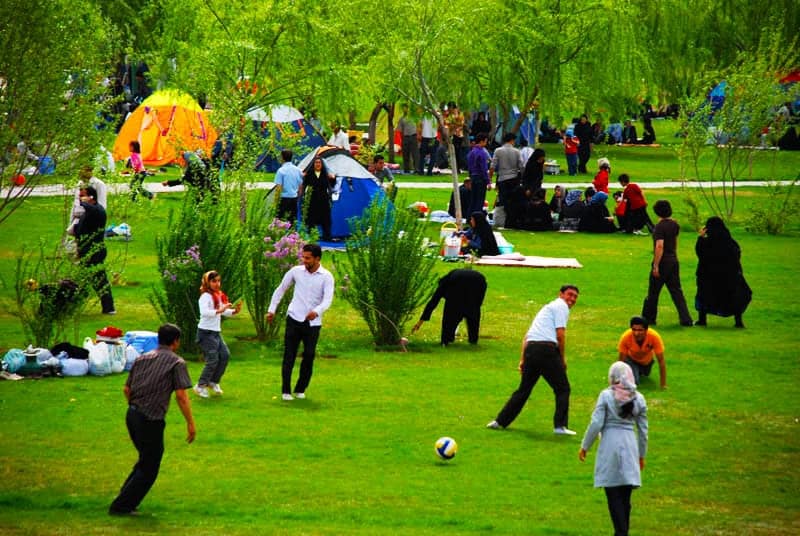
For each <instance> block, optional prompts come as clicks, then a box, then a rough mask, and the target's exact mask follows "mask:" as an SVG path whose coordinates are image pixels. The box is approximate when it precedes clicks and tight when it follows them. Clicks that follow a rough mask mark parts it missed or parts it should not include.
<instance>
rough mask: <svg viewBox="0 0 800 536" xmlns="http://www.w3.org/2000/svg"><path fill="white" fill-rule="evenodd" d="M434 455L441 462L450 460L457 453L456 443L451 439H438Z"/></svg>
mask: <svg viewBox="0 0 800 536" xmlns="http://www.w3.org/2000/svg"><path fill="white" fill-rule="evenodd" d="M434 450H435V451H436V455H437V456H439V457H440V458H441V459H443V460H450V459H452V458H453V456H455V455H456V452H458V443H456V440H455V439H453V438H452V437H440V438H439V439H437V440H436V445H435V447H434Z"/></svg>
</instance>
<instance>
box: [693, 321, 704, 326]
mask: <svg viewBox="0 0 800 536" xmlns="http://www.w3.org/2000/svg"><path fill="white" fill-rule="evenodd" d="M694 325H695V326H705V325H707V324H706V321H705V320H698V321H697V322H695V323H694Z"/></svg>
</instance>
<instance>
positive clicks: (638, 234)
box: [633, 229, 649, 236]
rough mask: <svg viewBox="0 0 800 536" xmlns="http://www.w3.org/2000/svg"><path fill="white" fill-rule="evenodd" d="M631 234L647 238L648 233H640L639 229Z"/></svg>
mask: <svg viewBox="0 0 800 536" xmlns="http://www.w3.org/2000/svg"><path fill="white" fill-rule="evenodd" d="M633 234H635V235H636V236H647V235H648V234H649V233H647V232H646V231H642V230H641V229H640V230H636V231H634V232H633Z"/></svg>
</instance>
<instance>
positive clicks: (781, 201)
mask: <svg viewBox="0 0 800 536" xmlns="http://www.w3.org/2000/svg"><path fill="white" fill-rule="evenodd" d="M798 181H800V177H798V178H797V179H795V180H794V181H792V182H791V184H789V185H788V186H781V185H780V184H779V183H775V184H770V186H769V190H770V194H771V195H770V196H769V197H768V198H767V200H766V201H764V202H763V203H759V204H758V205H755V206H753V208H752V210H751V211H750V215H749V216H748V218H747V222H746V223H745V229H747V230H748V231H750V232H751V233H767V234H771V235H778V234H781V233H782V232H783V231H784V229H785V228H786V226H787V225H788V224H789V223H790V221H792V220H793V219H795V218H797V214H798V212H799V211H800V202H798V200H797V198H796V197H794V196H793V194H794V188H795V186H796V185H797V182H798Z"/></svg>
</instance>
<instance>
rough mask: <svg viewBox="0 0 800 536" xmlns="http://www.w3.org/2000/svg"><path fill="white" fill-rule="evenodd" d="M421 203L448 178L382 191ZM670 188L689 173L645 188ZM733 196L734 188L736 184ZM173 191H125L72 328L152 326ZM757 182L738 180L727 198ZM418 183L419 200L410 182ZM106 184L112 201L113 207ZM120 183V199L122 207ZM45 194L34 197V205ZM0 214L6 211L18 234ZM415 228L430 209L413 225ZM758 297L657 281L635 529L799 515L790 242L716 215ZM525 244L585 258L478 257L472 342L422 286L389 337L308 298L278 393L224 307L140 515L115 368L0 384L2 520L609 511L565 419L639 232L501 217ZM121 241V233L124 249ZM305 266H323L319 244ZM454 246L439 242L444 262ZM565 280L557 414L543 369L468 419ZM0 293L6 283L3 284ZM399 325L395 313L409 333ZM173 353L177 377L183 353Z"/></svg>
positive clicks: (168, 526)
mask: <svg viewBox="0 0 800 536" xmlns="http://www.w3.org/2000/svg"><path fill="white" fill-rule="evenodd" d="M404 193H408V195H410V196H414V197H419V198H420V200H425V201H427V202H428V203H429V204H431V205H432V206H433V205H435V204H441V203H443V202H444V203H446V198H447V196H448V193H447V192H446V191H436V190H401V195H402V194H404ZM646 193H647V195H648V198H649V199H650V201H651V203H652V202H653V201H654V200H655V199H657V198H659V197H665V198H667V199H670V200H671V201H673V204H674V205H675V206H676V217H677V218H678V219H679V220H680V221H683V217H682V214H681V212H680V210H679V209H678V207H680V206H681V199H682V196H684V195H685V193H682V192H680V191H676V190H663V191H660V190H653V191H648V192H646ZM745 194H746V195H745ZM180 195H181V194H169V195H159V196H158V197H157V198H156V200H155V201H153V202H152V203H142V204H141V205H140V206H138V207H129V208H128V214H127V218H126V219H127V220H128V223H130V224H131V227H132V229H133V233H134V239H133V240H132V241H130V242H123V241H111V242H109V249H110V256H109V258H110V259H111V260H110V265H111V270H112V271H115V272H120V274H121V275H120V279H119V280H120V281H121V283H122V286H117V287H115V288H114V297H115V301H116V302H117V309H118V311H119V314H118V315H117V316H116V317H114V318H113V319H110V318H109V317H104V316H102V315H100V314H99V306H98V305H96V304H93V305H91V306H90V307H89V308H88V310H87V315H86V317H85V318H84V319H83V322H82V331H81V334H82V335H91V334H92V333H93V332H94V331H95V330H96V329H98V328H100V327H102V326H104V325H106V324H108V323H109V321H111V323H113V324H114V325H117V326H119V327H121V328H123V329H125V330H130V329H154V328H155V327H156V326H157V325H158V323H159V321H158V319H157V317H156V315H155V313H154V312H153V310H152V308H151V307H150V305H149V303H148V301H147V294H148V288H149V286H150V285H152V284H155V283H157V280H158V273H157V268H156V258H155V252H154V246H153V239H154V236H155V234H156V233H157V232H158V231H159V230H160V229H161V228H163V225H164V223H165V221H166V217H167V212H168V210H169V208H171V207H176V206H177V204H178V199H179V197H180ZM765 195H768V194H767V192H765V191H763V190H758V189H752V190H751V189H747V190H743V195H742V199H741V201H742V205H740V210H741V209H744V208H745V206H746V203H748V202H751V203H757V202H762V201H763V197H762V196H765ZM414 200H417V199H414ZM117 201H118V200H117V199H115V198H112V200H111V203H112V205H111V207H110V213H111V214H112V219H114V215H115V202H117ZM122 206H123V205H122V204H120V205H116V207H117V209H118V211H119V210H120V209H121V207H122ZM62 207H63V200H61V199H57V198H39V199H29V200H27V201H25V204H24V206H23V208H21V209H20V210H19V211H18V212H17V213H15V214H14V215H13V216H12V217H11V218H10V219H9V221H7V222H6V223H4V224H3V226H2V228H0V233H2V235H3V242H2V243H3V246H2V250H0V274H2V276H3V277H4V278H6V279H7V278H8V277H10V274H12V273H13V262H14V257H15V255H16V254H17V252H18V251H19V249H20V247H21V246H22V245H23V244H29V245H30V244H32V243H34V242H35V240H36V238H37V237H42V238H43V239H45V240H48V241H51V242H55V241H56V240H58V238H59V236H60V234H61V230H62V229H63V226H62V225H61V221H60V219H59V218H58V214H60V212H59V211H60V210H61V209H62ZM42 214H47V215H48V217H46V218H45V217H41V215H42ZM14 230H17V231H20V232H14ZM429 230H430V235H431V237H435V236H437V235H438V232H437V231H438V226H437V225H434V224H430V228H429ZM682 231H683V233H682V235H681V239H680V242H679V245H680V250H679V255H680V258H681V259H682V261H683V262H682V264H683V283H684V291H685V294H686V296H687V300H688V301H689V303H690V305H691V303H692V301H693V300H692V298H693V295H694V283H693V273H694V268H695V266H696V259H695V256H694V252H693V246H694V236H695V235H694V233H693V232H692V229H691V227H690V226H689V225H684V226H683V229H682ZM733 232H734V236H735V237H736V238H737V240H739V242H740V245H741V246H742V251H743V265H744V270H745V275H746V276H747V279H748V281H749V283H750V285H751V287H752V288H753V291H754V299H753V302H752V303H751V305H750V308H749V309H748V311H747V313H746V314H745V316H744V321H745V323H746V324H747V329H745V330H735V329H733V327H732V324H733V320H732V319H730V318H728V319H721V318H717V317H710V318H709V327H707V328H681V327H679V326H678V325H677V323H678V320H677V314H676V313H675V311H674V308H673V307H672V304H671V303H670V300H669V297H668V294H667V293H666V292H664V293H662V301H661V307H660V313H659V319H658V324H659V326H658V330H659V332H660V333H661V334H662V336H663V337H664V339H665V343H666V359H667V366H668V371H669V378H668V379H669V382H668V383H669V389H668V390H666V391H660V390H658V388H657V377H656V376H655V375H656V374H657V372H656V371H655V370H654V371H653V375H654V377H653V378H651V379H648V380H644V381H643V382H642V385H641V391H642V393H643V394H644V396H645V397H646V398H647V400H648V405H649V418H650V449H649V453H648V457H647V467H646V470H645V472H644V474H643V487H642V488H641V489H640V490H638V491H636V493H634V496H633V505H634V506H633V513H632V526H633V532H634V533H636V534H654V535H655V534H796V533H797V532H798V531H799V530H800V516H798V512H800V498H798V495H797V490H798V489H800V475H799V474H798V469H797V465H796V463H794V458H795V457H796V456H797V454H798V450H800V440H798V429H797V427H798V421H797V419H798V415H797V397H798V387H797V385H798V379H800V374H798V371H797V365H798V360H797V351H796V348H797V343H798V342H800V336H798V334H797V331H796V329H795V326H796V325H797V321H798V317H799V316H800V312H799V311H800V310H799V309H798V307H797V305H796V299H795V295H796V293H797V290H798V284H797V282H796V275H795V274H796V266H797V260H796V259H797V258H798V254H800V241H798V240H797V237H796V231H793V233H792V234H790V235H788V236H778V237H773V236H761V235H751V234H747V233H745V232H743V230H742V229H741V226H740V225H738V224H737V225H735V226H734V230H733ZM503 234H504V236H506V238H507V239H508V240H509V241H510V242H512V243H513V244H515V249H516V250H517V251H521V252H523V253H527V254H535V255H549V256H559V257H576V258H577V259H578V260H579V261H580V262H581V263H582V264H583V266H584V267H583V268H582V269H573V270H564V269H513V268H499V267H488V268H487V267H479V268H478V269H480V270H481V271H482V272H483V273H484V274H485V275H486V277H487V280H488V283H489V291H488V294H487V298H486V302H485V304H484V315H483V319H482V320H483V321H482V328H481V341H480V344H479V345H477V346H476V347H472V346H469V345H468V344H467V343H466V341H465V335H466V334H465V329H464V328H463V327H462V329H461V331H460V335H459V338H458V339H457V342H456V343H455V344H453V345H451V346H450V347H448V348H441V347H440V346H439V345H438V344H437V341H438V323H439V321H440V319H441V307H440V308H439V310H438V311H437V312H436V313H435V314H434V316H433V318H432V321H431V322H430V323H427V324H425V326H424V327H423V329H422V330H421V331H420V332H419V333H418V334H416V335H413V336H411V337H410V338H411V343H410V345H409V350H410V351H409V352H408V353H402V352H399V351H386V350H385V349H384V350H383V351H375V350H374V348H373V345H372V342H371V339H370V337H369V333H368V330H367V329H366V326H365V325H364V323H363V321H362V320H361V319H360V318H359V317H358V316H357V315H356V314H355V313H354V311H353V310H352V308H351V307H350V306H349V305H348V304H347V303H346V302H344V301H343V300H341V299H338V300H335V301H334V306H333V308H332V310H331V311H330V312H329V313H328V314H327V315H326V317H325V327H324V328H323V331H322V337H321V341H320V345H319V348H318V354H319V359H318V362H317V366H316V372H315V377H314V380H313V382H312V384H311V387H310V388H309V390H308V396H309V398H308V399H307V400H305V401H294V402H292V403H284V402H281V401H279V400H278V397H279V394H280V393H279V391H280V389H279V383H280V380H279V377H280V345H274V344H273V345H265V344H262V343H258V342H255V341H253V340H252V335H253V328H252V325H251V324H250V322H249V320H248V318H247V317H246V316H244V317H242V318H239V319H235V320H232V321H228V322H226V323H225V327H224V335H225V337H226V340H227V341H228V343H229V345H230V347H231V351H232V355H233V359H232V362H231V365H230V367H229V370H228V373H227V374H226V376H225V378H224V381H223V386H224V388H225V391H226V393H225V395H224V397H222V398H214V399H211V400H198V399H197V398H196V397H193V406H194V413H195V418H196V420H197V423H198V438H197V441H196V442H195V443H194V444H192V445H189V446H187V445H186V444H185V443H184V442H183V438H184V435H185V427H184V425H183V422H182V418H181V416H180V412H179V411H178V410H177V408H176V407H174V406H175V405H174V404H173V407H172V408H171V411H170V414H169V416H168V422H169V425H168V426H167V432H166V455H165V458H164V462H163V464H162V471H161V474H160V477H159V480H158V481H157V482H156V484H155V486H154V488H153V489H152V490H151V492H150V494H149V495H148V496H147V498H146V499H145V501H144V502H143V503H142V506H141V510H142V513H143V515H142V516H141V517H140V518H136V519H118V518H110V517H108V516H107V514H106V509H107V506H108V504H109V502H110V501H111V499H113V497H114V495H115V493H116V492H117V490H118V488H119V486H120V485H121V483H122V481H123V480H124V478H125V475H126V474H127V472H128V471H129V470H130V467H131V465H132V464H133V462H134V461H135V450H134V449H133V447H132V445H131V444H130V441H129V439H128V437H127V432H126V429H125V425H124V412H125V404H124V399H123V397H122V386H123V384H124V381H125V377H124V375H115V376H110V377H104V378H95V377H84V378H65V379H47V380H41V381H30V380H26V381H21V382H2V383H0V412H1V413H0V414H2V416H3V421H4V422H3V428H2V433H0V505H2V508H0V532H3V533H11V534H15V533H19V534H52V533H60V534H113V533H123V532H124V533H130V532H131V531H134V532H137V533H154V534H157V533H170V532H176V531H178V530H187V529H188V530H191V531H192V532H193V533H196V534H220V533H222V534H262V533H263V534H297V533H303V534H435V533H436V534H438V533H441V532H443V531H446V532H449V533H453V534H486V533H495V534H523V533H524V534H573V535H587V534H588V535H592V534H607V533H609V532H610V527H611V525H610V522H609V520H608V514H607V511H606V506H605V499H604V496H603V493H602V491H600V490H595V489H592V463H593V462H594V455H595V452H596V447H595V448H594V449H593V450H592V452H591V453H590V457H589V460H587V462H586V463H585V464H581V463H580V462H578V460H577V451H578V448H579V441H580V434H581V433H582V432H583V430H584V429H585V427H586V425H587V424H588V421H589V416H590V414H591V410H592V408H593V405H594V401H595V399H596V397H597V394H598V393H599V391H600V390H601V389H602V388H604V386H605V385H606V379H605V377H606V373H607V370H608V366H609V365H610V363H611V362H613V360H614V359H615V356H616V341H617V339H618V337H619V335H620V334H621V332H622V331H623V329H624V328H625V327H626V326H627V320H628V319H629V318H630V316H631V315H633V314H637V313H638V312H639V311H640V309H641V303H642V299H643V298H644V296H645V294H646V287H647V271H648V262H649V259H650V256H651V241H650V239H649V238H646V237H636V236H623V235H585V234H580V233H579V234H561V233H529V232H522V231H504V232H503ZM126 250H127V251H126ZM340 255H342V254H339V253H337V254H330V253H326V254H325V256H324V257H323V264H324V265H326V266H328V267H331V268H333V270H334V273H335V268H336V257H337V256H340ZM456 266H458V265H457V264H452V263H440V264H439V265H438V266H437V270H438V271H439V272H441V273H445V272H446V271H447V270H449V269H451V268H453V267H456ZM564 283H574V284H577V285H578V286H579V287H580V289H581V296H580V298H579V300H578V303H577V305H576V306H575V308H574V309H573V310H572V314H571V317H570V324H569V328H568V337H567V341H568V342H567V345H568V349H567V359H568V362H569V377H570V382H571V384H572V397H571V400H572V403H571V412H570V416H571V418H570V427H571V428H573V429H575V430H577V431H578V432H579V436H578V437H577V438H563V437H556V436H553V435H552V433H551V432H552V411H553V400H552V394H551V392H550V391H549V388H548V387H547V385H546V384H544V383H541V384H540V385H539V386H537V388H536V390H534V393H533V395H532V397H531V400H530V401H529V403H528V406H527V407H526V408H525V410H524V411H523V413H522V414H521V415H520V417H519V418H518V419H517V420H516V421H515V422H514V423H513V424H512V426H511V427H510V428H509V429H508V430H505V431H492V430H487V429H485V428H484V426H485V424H486V422H488V421H489V420H491V419H492V418H494V416H495V415H496V413H497V411H498V410H499V409H500V407H501V406H502V404H503V403H504V402H505V400H506V399H507V397H508V395H509V394H510V393H511V392H512V391H513V390H514V388H515V387H516V384H517V382H518V373H517V371H516V366H517V362H518V358H519V345H520V339H521V338H522V336H523V334H524V333H525V331H526V330H527V328H528V325H529V324H530V321H531V319H532V317H533V315H534V314H535V313H536V311H537V310H538V309H539V308H540V307H541V306H542V305H543V304H544V303H546V302H547V301H549V300H551V299H553V298H554V297H555V296H556V294H557V289H558V287H559V286H560V285H561V284H564ZM0 297H2V298H4V299H7V298H8V297H9V292H8V290H7V289H0ZM407 331H408V326H407V327H406V332H407ZM21 339H22V336H21V328H20V325H19V323H18V320H17V319H16V318H15V317H14V314H13V310H12V309H11V307H10V306H9V305H8V304H7V303H5V304H4V306H3V307H2V313H0V347H2V348H9V347H15V346H16V347H19V346H22V345H24V344H25V341H24V340H21ZM186 357H187V359H188V360H190V365H189V367H190V374H191V376H192V377H193V378H195V379H196V378H197V377H198V375H199V373H200V370H201V363H200V362H199V361H198V359H197V356H194V355H186ZM442 435H450V436H452V437H454V438H455V439H456V440H457V441H458V442H459V445H460V450H459V453H458V455H457V456H456V458H455V459H454V460H452V461H451V462H447V463H446V462H441V461H438V460H437V459H436V457H435V456H434V454H433V443H434V441H435V440H436V438H438V437H440V436H442Z"/></svg>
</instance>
